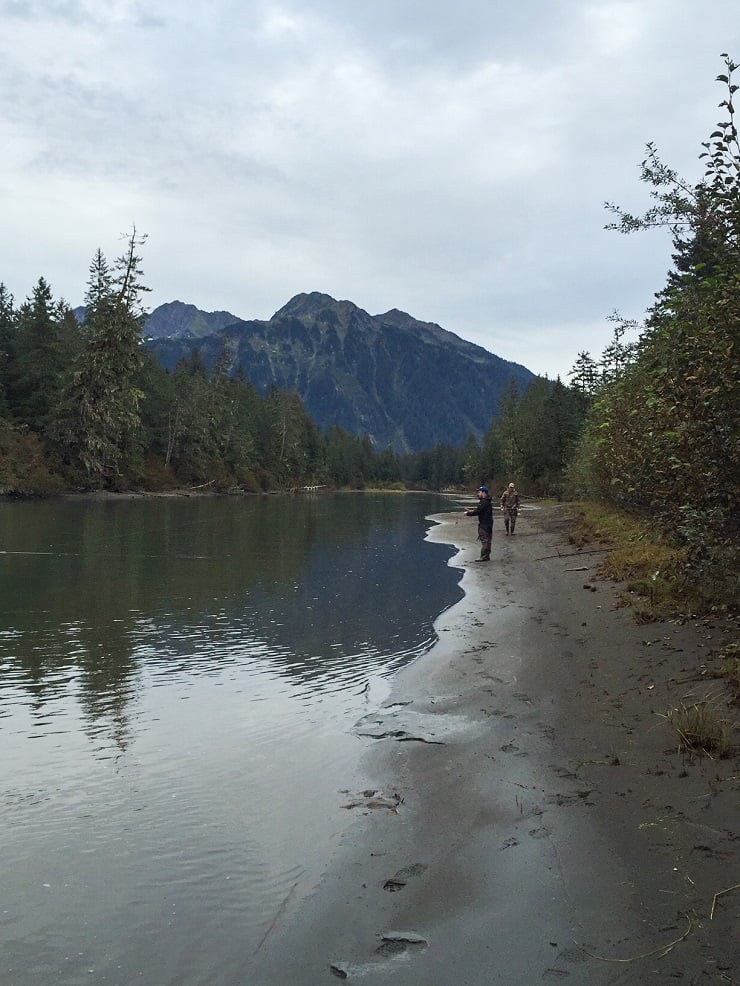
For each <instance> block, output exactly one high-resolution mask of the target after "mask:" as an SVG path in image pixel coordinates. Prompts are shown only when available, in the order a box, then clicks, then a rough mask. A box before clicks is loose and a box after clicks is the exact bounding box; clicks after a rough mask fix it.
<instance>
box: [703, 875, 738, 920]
mask: <svg viewBox="0 0 740 986" xmlns="http://www.w3.org/2000/svg"><path fill="white" fill-rule="evenodd" d="M733 890H740V883H736V884H735V886H734V887H728V888H727V890H720V891H719V892H718V893H716V894H715V895H714V897H713V898H712V910H711V911H710V913H709V920H710V921H711V920H712V919H713V918H714V908H715V907H716V906H717V901H718V900H719V898H720V897H724V895H725V894H731V893H732V891H733Z"/></svg>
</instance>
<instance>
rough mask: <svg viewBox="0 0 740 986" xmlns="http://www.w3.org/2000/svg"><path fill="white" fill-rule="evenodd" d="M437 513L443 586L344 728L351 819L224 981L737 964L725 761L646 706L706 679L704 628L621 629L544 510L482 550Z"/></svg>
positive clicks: (733, 771)
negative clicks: (401, 664)
mask: <svg viewBox="0 0 740 986" xmlns="http://www.w3.org/2000/svg"><path fill="white" fill-rule="evenodd" d="M437 519H438V520H439V521H441V523H440V525H439V526H438V527H435V528H434V529H433V530H432V532H431V533H430V535H429V536H430V538H432V539H433V540H438V541H444V542H447V543H454V544H455V545H456V546H457V547H458V548H459V554H458V556H457V558H456V559H454V560H453V564H464V565H465V574H464V582H463V586H464V588H465V591H466V595H465V598H464V599H463V600H462V601H461V602H460V603H458V604H457V605H456V606H454V607H453V608H452V609H450V610H449V611H448V612H447V613H445V614H444V615H443V616H442V617H441V618H440V620H439V621H438V624H437V630H438V632H439V637H440V639H439V643H438V644H437V645H436V646H435V647H434V649H433V650H432V651H431V652H430V653H429V654H428V655H426V656H425V657H424V658H422V659H420V660H419V661H417V662H416V663H415V664H414V665H413V666H411V667H410V668H408V669H407V670H406V671H405V672H403V673H402V674H401V675H400V676H399V678H398V679H397V681H396V683H395V685H394V690H393V694H392V695H391V696H390V698H389V699H388V701H387V702H386V703H384V707H383V708H381V709H378V710H377V712H373V713H371V714H370V715H369V716H368V717H366V719H364V720H363V721H362V722H360V723H359V724H358V725H357V727H356V731H357V732H358V734H360V735H362V736H366V737H374V738H367V739H364V740H363V742H364V743H366V744H367V746H368V749H367V755H366V757H365V760H364V764H363V771H364V773H363V776H362V778H361V781H360V784H361V785H362V788H361V790H358V791H356V792H353V797H352V798H351V799H350V800H349V801H348V802H347V803H354V804H355V807H353V808H347V809H344V808H338V809H337V810H338V811H344V810H347V811H352V812H353V813H356V815H357V818H356V821H355V823H354V825H353V826H351V827H350V829H349V830H348V832H347V833H346V834H345V836H344V837H343V839H342V843H341V845H340V846H339V848H338V849H337V852H336V853H335V856H334V858H333V859H332V860H331V862H330V864H329V866H328V868H327V870H326V872H325V873H324V875H323V878H322V879H321V882H320V883H319V885H318V886H317V887H315V888H314V889H313V890H312V891H311V892H310V893H308V894H306V895H304V896H303V897H301V896H300V895H297V897H296V902H295V903H294V904H291V902H287V903H286V906H285V907H284V910H283V912H282V913H281V914H280V915H278V916H276V919H275V922H274V926H273V928H272V931H271V933H270V934H269V936H267V938H266V940H265V942H264V943H263V946H262V947H261V949H260V951H259V953H258V955H257V956H255V957H253V958H252V960H250V961H247V962H246V963H245V979H244V981H245V982H249V983H250V984H254V986H287V984H291V986H320V984H321V983H323V982H333V981H336V979H337V978H338V979H346V981H348V982H350V983H351V982H361V983H365V984H368V986H370V984H373V986H374V984H386V983H392V984H395V986H421V984H424V986H462V984H475V986H485V984H506V986H520V984H521V986H532V984H536V983H540V982H555V981H561V982H567V983H571V984H579V986H601V984H612V983H614V984H616V983H629V984H642V983H650V984H653V983H659V984H663V983H665V984H668V983H671V984H673V983H676V982H679V983H682V984H684V986H686V984H697V986H698V984H709V983H737V982H740V978H738V977H740V971H738V970H740V962H738V953H739V952H740V939H739V937H738V917H740V891H739V890H735V891H732V892H729V893H726V894H723V895H722V896H720V897H716V898H715V895H717V894H719V893H721V892H722V891H725V890H728V889H729V888H731V887H733V886H734V885H736V884H739V883H740V799H738V790H739V789H740V761H739V760H738V758H737V757H735V758H731V759H726V760H722V761H712V760H709V759H706V758H702V759H687V758H684V757H682V756H680V755H678V754H677V752H676V743H675V738H674V736H673V734H672V732H671V731H670V729H669V728H668V726H667V724H666V721H665V719H664V718H663V717H662V715H661V714H662V713H665V712H666V710H667V709H668V708H669V707H671V706H675V705H677V704H678V703H679V702H680V701H681V700H682V699H685V698H686V697H687V696H689V695H693V696H696V695H697V694H699V693H702V692H703V691H706V690H707V689H708V688H710V687H711V683H710V682H707V681H706V680H705V679H702V677H701V675H700V671H699V669H700V667H701V665H702V664H703V663H704V661H705V660H706V659H707V657H708V655H709V653H710V652H711V651H712V650H713V649H715V648H716V647H717V646H718V645H719V643H720V642H721V641H720V639H719V631H718V630H717V629H716V628H713V627H711V626H709V625H706V624H704V623H702V624H698V625H697V624H685V625H677V624H673V623H668V624H653V625H649V626H637V625H636V624H635V623H634V622H633V621H632V618H631V616H630V614H629V612H628V611H627V610H624V609H617V608H615V606H614V603H615V598H616V587H615V586H613V585H611V584H609V583H604V582H599V581H596V580H594V578H593V574H594V571H595V569H596V567H597V566H598V562H599V560H600V555H599V554H597V553H591V554H585V553H582V554H578V553H577V552H575V551H574V549H573V548H571V547H569V546H568V544H567V542H566V539H565V529H566V526H567V520H566V514H565V511H564V509H562V508H559V507H546V508H543V509H541V510H530V511H525V512H524V513H523V515H522V517H521V519H520V523H519V525H518V527H517V533H516V536H515V537H513V538H506V537H505V536H504V534H503V525H502V524H501V522H500V521H497V522H496V529H495V530H494V548H493V560H492V562H491V563H490V564H487V565H486V564H483V565H480V564H471V563H472V561H473V559H474V558H475V557H476V555H477V544H476V542H475V541H474V537H475V528H474V524H473V523H472V522H471V521H470V520H467V519H466V518H464V517H462V516H461V515H460V514H445V515H440V516H439V517H438V518H437ZM420 577H423V573H420ZM363 791H365V792H371V791H376V792H377V794H370V793H367V794H364V795H363V793H362V792H363ZM358 802H359V803H358ZM384 804H387V805H389V806H390V807H385V806H384ZM394 806H395V807H394ZM296 807H297V808H299V806H296ZM712 909H713V910H714V913H713V914H712Z"/></svg>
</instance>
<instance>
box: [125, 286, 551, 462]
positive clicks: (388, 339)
mask: <svg viewBox="0 0 740 986" xmlns="http://www.w3.org/2000/svg"><path fill="white" fill-rule="evenodd" d="M143 333H144V337H145V339H146V345H147V346H148V347H149V348H150V349H151V350H152V351H153V352H154V354H155V355H156V357H157V359H158V360H159V361H160V363H162V365H163V366H165V368H166V369H168V370H170V371H173V370H174V369H175V367H176V366H177V364H178V363H179V362H180V361H181V360H182V359H185V358H188V357H189V356H191V355H192V354H193V353H194V352H195V351H198V352H199V353H200V356H201V357H202V358H203V360H204V361H205V363H206V365H207V366H208V367H209V368H210V367H212V366H213V365H214V363H215V362H216V360H217V359H218V358H219V357H221V358H223V354H224V351H226V353H227V355H228V361H229V365H230V369H231V371H232V372H237V371H238V370H241V371H242V372H243V373H244V374H245V376H246V377H247V378H248V379H249V380H251V381H252V383H253V384H254V386H255V387H256V389H257V390H259V391H261V392H264V391H265V390H266V389H267V388H268V387H270V386H277V387H278V388H280V389H285V390H295V391H296V392H297V393H298V394H299V396H300V397H301V399H302V401H303V403H304V405H305V407H306V409H307V411H308V413H309V414H310V415H311V417H312V418H313V419H314V421H316V423H317V424H318V425H319V426H320V427H321V428H323V429H327V428H329V427H331V426H332V425H338V426H340V427H342V428H344V429H345V430H346V431H348V432H349V433H351V434H356V435H368V436H369V437H370V439H371V441H372V443H373V445H374V446H375V447H376V448H384V447H391V448H393V449H394V450H396V451H399V452H408V451H420V450H422V449H425V448H429V447H431V446H433V445H438V444H457V445H459V444H463V443H464V442H465V440H466V439H467V437H468V435H470V434H472V435H473V436H474V437H476V438H480V437H481V435H482V434H483V433H484V432H485V430H486V429H487V428H488V426H489V425H490V422H491V419H492V418H493V417H494V416H495V414H496V413H497V411H498V402H499V400H500V398H501V396H502V395H503V393H504V390H505V388H506V387H507V386H509V382H510V381H513V382H514V383H515V384H516V386H517V387H518V388H519V389H520V390H523V389H526V387H527V386H528V384H529V383H530V382H531V381H532V380H534V379H535V374H533V373H532V372H531V371H530V370H528V369H527V368H526V367H524V366H522V365H521V364H518V363H513V362H510V361H508V360H504V359H503V358H502V357H500V356H495V355H494V354H492V353H489V352H488V351H487V350H486V349H483V347H482V346H478V345H476V344H475V343H472V342H469V341H467V340H465V339H462V338H461V337H460V336H458V335H456V334H455V333H453V332H450V331H448V330H447V329H444V328H442V327H441V326H439V325H437V324H436V323H434V322H422V321H420V320H418V319H415V318H414V317H413V316H412V315H409V314H408V313H407V312H403V311H400V310H399V309H395V308H392V309H390V310H389V311H387V312H385V313H383V314H380V315H370V314H369V313H368V312H366V311H365V310H364V309H362V308H360V307H359V306H358V305H356V304H355V303H354V302H352V301H348V300H342V301H337V300H336V299H334V298H332V297H331V296H330V295H327V294H323V293H322V292H318V291H313V292H308V293H301V294H297V295H295V296H294V297H293V298H291V299H290V300H289V301H288V302H286V304H285V305H283V306H282V307H281V308H279V309H278V310H277V311H276V312H275V314H274V315H273V316H272V317H271V318H269V319H266V320H262V319H242V318H239V317H238V316H234V315H232V314H231V313H230V312H223V311H220V312H203V311H201V310H200V309H198V308H196V307H195V306H194V305H188V304H186V303H184V302H181V301H174V302H168V303H165V304H164V305H160V306H159V307H158V308H156V309H155V310H154V311H153V312H152V314H151V315H150V316H149V319H148V320H147V322H146V323H145V325H144V329H143Z"/></svg>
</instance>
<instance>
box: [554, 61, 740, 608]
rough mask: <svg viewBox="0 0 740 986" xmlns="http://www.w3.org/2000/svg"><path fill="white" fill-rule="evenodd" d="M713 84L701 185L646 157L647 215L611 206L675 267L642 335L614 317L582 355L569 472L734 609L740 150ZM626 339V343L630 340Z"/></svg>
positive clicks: (731, 116)
mask: <svg viewBox="0 0 740 986" xmlns="http://www.w3.org/2000/svg"><path fill="white" fill-rule="evenodd" d="M722 58H723V59H724V68H725V70H724V72H722V73H721V74H720V75H719V76H718V77H717V81H719V82H720V83H721V84H722V87H723V91H724V93H725V98H724V99H723V100H722V102H720V104H719V105H720V108H721V109H722V111H723V112H722V119H721V120H720V121H719V123H718V124H717V125H716V127H715V129H714V130H713V131H712V133H711V134H710V136H709V138H708V140H707V141H705V142H703V144H702V148H703V149H702V151H701V153H700V158H701V159H702V160H703V161H704V174H703V176H702V179H701V180H700V181H699V182H698V183H696V184H691V183H689V182H687V181H685V180H684V179H682V178H681V177H680V176H679V175H678V174H677V173H676V172H675V171H674V170H673V169H671V168H670V167H668V166H667V165H666V164H665V163H664V162H663V161H662V160H661V159H660V157H659V155H658V152H657V150H656V148H655V147H654V146H653V145H652V144H649V145H648V148H647V156H646V158H645V160H644V161H643V162H642V166H641V178H642V180H643V181H644V182H645V183H646V184H647V186H648V187H649V190H650V195H651V197H652V200H653V204H652V205H651V206H650V208H649V209H648V210H647V211H646V212H645V213H644V214H643V215H637V216H636V215H633V214H631V213H629V212H627V211H625V210H623V209H622V208H621V207H619V206H617V205H609V204H607V207H608V208H609V209H610V211H611V212H612V213H613V214H614V215H615V217H616V219H615V221H614V222H613V223H611V224H610V227H609V228H613V229H616V230H618V231H620V232H624V233H631V232H635V231H643V230H649V229H651V228H654V227H667V228H668V229H669V230H670V231H671V235H672V242H673V265H672V269H671V270H670V272H669V274H668V278H667V282H666V284H665V286H664V287H663V288H662V289H661V290H660V291H659V292H658V293H657V294H656V297H655V302H654V304H653V305H652V307H651V309H650V310H649V312H648V313H647V317H646V319H645V321H644V324H642V325H635V324H634V323H629V322H626V321H624V320H621V319H619V317H618V316H615V331H614V339H613V342H612V344H611V345H610V347H608V350H607V351H606V352H605V354H604V358H603V359H602V365H601V367H599V366H597V365H596V364H595V362H594V361H593V360H592V359H591V358H590V356H589V354H588V353H587V352H583V353H581V354H579V358H578V361H577V363H576V366H575V367H574V374H573V380H574V383H575V384H576V386H577V387H578V388H579V389H580V390H581V391H582V393H583V394H584V396H585V397H586V398H587V399H588V400H589V402H590V404H591V409H590V411H589V413H588V416H587V419H586V422H585V425H584V429H583V431H582V433H581V435H580V437H579V440H578V444H577V448H576V452H575V455H574V457H573V459H572V462H571V464H570V466H569V468H568V478H569V485H570V488H571V490H572V491H573V492H575V493H576V494H578V493H581V494H585V495H587V496H590V497H594V498H598V499H602V500H605V501H607V502H608V503H611V504H614V505H616V506H619V507H623V508H625V509H627V510H629V511H632V512H635V513H639V514H643V515H646V516H649V517H651V518H653V519H654V522H655V523H656V524H657V525H658V526H659V527H661V528H662V529H663V530H665V531H667V532H669V533H670V535H671V537H672V538H673V540H674V541H676V542H678V543H679V544H680V545H681V546H682V547H683V548H684V549H685V553H686V558H687V564H686V567H685V570H684V572H683V573H682V574H683V577H684V578H686V579H690V580H691V582H692V584H693V585H694V587H695V589H696V594H697V595H698V596H701V595H702V592H703V591H704V590H706V593H705V594H706V595H711V596H716V595H717V590H718V588H719V589H721V588H722V587H724V588H723V591H725V592H726V594H727V595H728V597H729V600H730V601H732V602H733V603H736V602H737V590H738V581H737V572H738V568H739V567H740V566H739V565H738V562H739V561H740V558H738V540H739V538H738V535H739V534H740V524H739V521H738V506H739V505H740V496H739V493H740V368H739V363H738V355H739V354H738V343H739V342H740V143H738V131H737V125H736V114H735V107H734V99H735V93H736V92H737V90H738V86H737V85H736V84H735V82H734V81H733V74H734V73H735V72H736V71H737V69H738V65H737V64H735V63H734V62H733V60H732V59H731V58H730V57H729V56H728V55H727V54H724V55H722ZM631 330H636V338H634V339H632V340H631V341H627V340H628V339H629V335H630V334H632V332H631Z"/></svg>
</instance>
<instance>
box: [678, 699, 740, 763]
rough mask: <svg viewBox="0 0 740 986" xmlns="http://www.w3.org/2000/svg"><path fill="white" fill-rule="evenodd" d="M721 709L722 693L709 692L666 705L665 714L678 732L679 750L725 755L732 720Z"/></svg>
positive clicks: (723, 702) (724, 705)
mask: <svg viewBox="0 0 740 986" xmlns="http://www.w3.org/2000/svg"><path fill="white" fill-rule="evenodd" d="M725 709H726V701H725V700H724V699H723V698H722V696H721V695H718V694H714V693H711V692H710V693H708V694H707V695H705V696H704V697H703V698H701V699H698V700H697V701H695V702H691V701H689V702H688V703H687V702H681V703H680V704H679V706H678V707H677V708H675V709H669V710H668V712H667V713H666V716H665V718H666V719H667V721H668V724H669V725H670V726H671V728H672V729H673V731H674V732H675V733H676V735H677V736H678V741H679V750H683V751H685V752H687V753H701V754H703V755H704V756H708V757H713V758H714V757H726V756H728V755H729V754H730V753H731V752H732V746H731V737H732V732H733V729H734V726H735V723H733V722H731V721H730V720H729V719H728V717H727V715H726V714H725V712H724V710H725Z"/></svg>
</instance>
